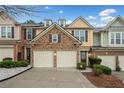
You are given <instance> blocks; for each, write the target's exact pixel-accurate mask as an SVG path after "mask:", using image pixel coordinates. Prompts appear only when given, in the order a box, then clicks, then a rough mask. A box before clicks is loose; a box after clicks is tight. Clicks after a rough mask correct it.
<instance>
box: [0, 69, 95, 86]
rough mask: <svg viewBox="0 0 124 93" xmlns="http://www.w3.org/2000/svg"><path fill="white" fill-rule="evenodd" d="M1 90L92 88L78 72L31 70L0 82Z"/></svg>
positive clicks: (71, 70) (74, 70) (69, 70)
mask: <svg viewBox="0 0 124 93" xmlns="http://www.w3.org/2000/svg"><path fill="white" fill-rule="evenodd" d="M0 87H1V88H83V87H84V88H92V87H95V86H94V85H92V84H91V83H90V82H89V81H88V80H87V79H86V78H85V77H84V76H83V75H82V74H81V72H80V71H78V70H76V69H71V68H62V69H53V68H32V69H30V70H28V71H26V72H24V73H22V74H20V75H18V76H16V77H14V78H11V79H9V80H6V81H3V82H0Z"/></svg>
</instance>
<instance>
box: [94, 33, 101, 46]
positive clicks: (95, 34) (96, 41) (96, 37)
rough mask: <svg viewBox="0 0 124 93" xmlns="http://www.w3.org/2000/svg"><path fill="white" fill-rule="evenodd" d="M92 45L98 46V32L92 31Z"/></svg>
mask: <svg viewBox="0 0 124 93" xmlns="http://www.w3.org/2000/svg"><path fill="white" fill-rule="evenodd" d="M93 46H100V34H99V33H93Z"/></svg>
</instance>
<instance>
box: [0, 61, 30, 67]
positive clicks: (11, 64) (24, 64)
mask: <svg viewBox="0 0 124 93" xmlns="http://www.w3.org/2000/svg"><path fill="white" fill-rule="evenodd" d="M28 65H29V63H28V62H26V61H16V62H14V61H10V60H6V61H2V62H0V67H1V68H14V67H27V66H28Z"/></svg>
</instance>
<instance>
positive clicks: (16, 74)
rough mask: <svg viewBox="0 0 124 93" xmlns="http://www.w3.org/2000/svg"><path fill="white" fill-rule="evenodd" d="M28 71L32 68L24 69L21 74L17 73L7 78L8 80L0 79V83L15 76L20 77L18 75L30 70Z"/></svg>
mask: <svg viewBox="0 0 124 93" xmlns="http://www.w3.org/2000/svg"><path fill="white" fill-rule="evenodd" d="M30 69H32V67H30V68H28V69H26V70H24V71H22V72H19V73H17V74H15V75H13V76H10V77H8V78H5V79H2V80H0V82H3V81H5V80H8V79H11V78H13V77H15V76H17V75H20V74H22V73H24V72H26V71H28V70H30Z"/></svg>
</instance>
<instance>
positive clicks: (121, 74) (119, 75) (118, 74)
mask: <svg viewBox="0 0 124 93" xmlns="http://www.w3.org/2000/svg"><path fill="white" fill-rule="evenodd" d="M112 74H113V75H114V76H116V77H117V78H119V79H120V80H122V81H124V71H120V72H117V71H113V72H112Z"/></svg>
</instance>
